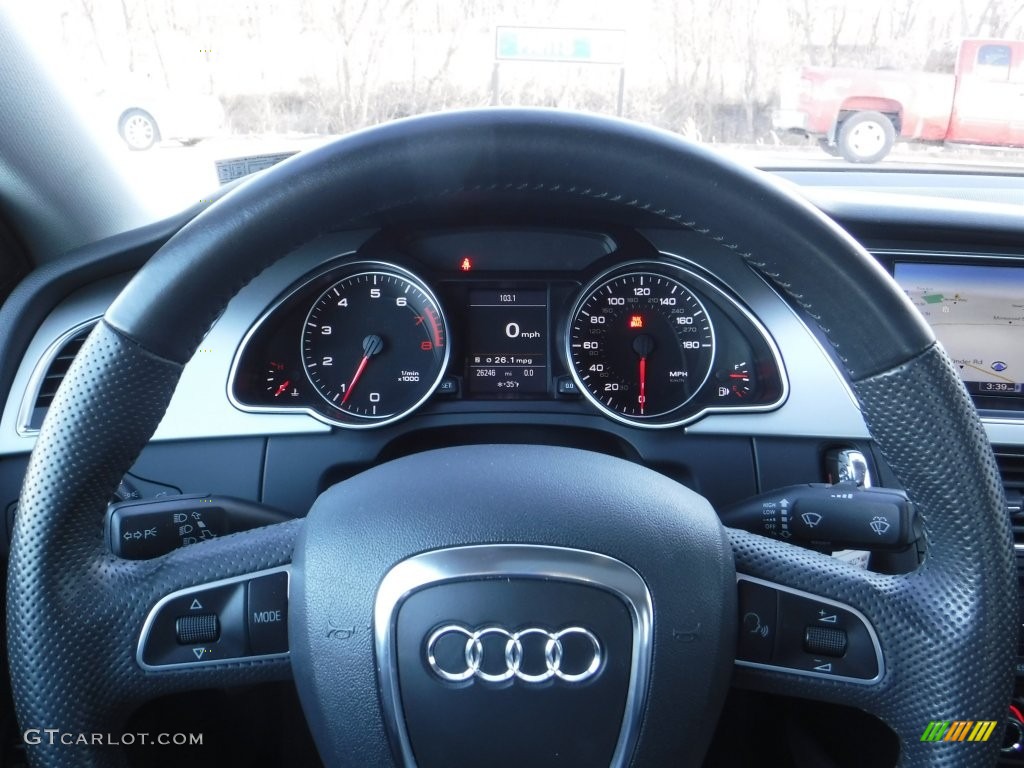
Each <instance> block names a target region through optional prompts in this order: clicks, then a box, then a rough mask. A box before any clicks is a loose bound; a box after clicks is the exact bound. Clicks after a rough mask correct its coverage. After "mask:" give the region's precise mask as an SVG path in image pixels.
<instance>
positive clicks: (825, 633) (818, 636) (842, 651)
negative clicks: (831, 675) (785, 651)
mask: <svg viewBox="0 0 1024 768" xmlns="http://www.w3.org/2000/svg"><path fill="white" fill-rule="evenodd" d="M848 645H849V643H848V638H847V637H846V630H844V629H832V628H831V627H819V626H811V627H807V628H806V629H804V651H805V652H807V653H809V654H811V655H812V656H834V657H836V658H842V657H843V656H845V655H846V648H847V646H848Z"/></svg>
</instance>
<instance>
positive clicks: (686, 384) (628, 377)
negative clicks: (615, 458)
mask: <svg viewBox="0 0 1024 768" xmlns="http://www.w3.org/2000/svg"><path fill="white" fill-rule="evenodd" d="M566 345H567V356H568V358H569V361H570V370H571V372H572V376H573V378H574V379H575V380H576V384H577V385H578V386H579V388H580V391H581V392H583V394H584V395H585V396H586V397H587V398H588V399H589V400H590V401H591V402H592V403H593V404H594V405H596V406H597V407H598V408H600V409H601V410H602V411H604V412H605V413H607V414H608V415H610V416H612V417H613V418H616V419H619V420H620V421H626V422H628V423H630V424H636V425H637V426H649V427H666V426H673V425H674V424H678V423H680V422H681V421H683V420H684V418H683V417H682V416H680V415H677V412H678V411H679V409H680V408H682V406H684V405H685V404H686V403H688V402H689V401H690V400H691V399H692V398H693V397H694V395H696V394H697V391H698V390H699V389H700V388H701V386H702V385H703V384H704V382H705V381H707V378H708V375H709V374H710V372H711V365H712V360H713V359H714V353H715V333H714V328H713V327H712V324H711V319H710V318H709V317H708V314H707V311H706V310H705V308H704V305H703V304H702V303H701V301H700V299H699V298H698V297H697V295H696V294H695V293H694V292H693V291H692V290H691V289H690V288H688V287H687V286H686V285H685V284H684V283H683V282H682V281H681V280H680V279H679V277H678V276H677V270H675V269H673V268H672V267H669V266H666V265H661V264H647V263H643V264H632V265H626V266H625V267H622V268H618V269H616V270H615V271H613V272H611V273H606V274H605V275H603V276H601V277H599V278H597V280H595V281H594V282H593V283H591V284H590V285H589V286H587V288H585V289H584V291H583V293H582V294H581V296H580V298H579V300H578V301H577V302H576V306H575V307H574V308H573V311H572V314H571V315H570V319H569V327H568V330H567V333H566Z"/></svg>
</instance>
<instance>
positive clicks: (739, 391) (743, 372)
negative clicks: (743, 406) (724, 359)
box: [715, 360, 757, 402]
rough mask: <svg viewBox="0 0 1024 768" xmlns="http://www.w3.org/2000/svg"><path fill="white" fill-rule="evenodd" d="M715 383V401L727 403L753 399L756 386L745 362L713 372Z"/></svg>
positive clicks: (748, 364)
mask: <svg viewBox="0 0 1024 768" xmlns="http://www.w3.org/2000/svg"><path fill="white" fill-rule="evenodd" d="M715 381H716V382H717V387H716V391H715V394H716V395H717V396H718V398H717V399H718V400H725V401H727V402H729V401H734V400H746V399H748V398H751V397H753V395H754V390H755V388H756V386H757V385H756V382H755V380H754V374H753V372H752V368H751V365H750V363H749V362H747V361H745V360H743V361H740V362H738V363H733V364H732V365H730V366H726V367H723V368H720V369H719V370H718V371H716V372H715Z"/></svg>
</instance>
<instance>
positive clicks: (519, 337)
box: [229, 229, 787, 429]
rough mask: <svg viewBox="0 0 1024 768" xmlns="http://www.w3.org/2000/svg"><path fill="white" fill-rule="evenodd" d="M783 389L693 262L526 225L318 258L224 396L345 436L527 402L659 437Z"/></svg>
mask: <svg viewBox="0 0 1024 768" xmlns="http://www.w3.org/2000/svg"><path fill="white" fill-rule="evenodd" d="M786 392H787V384H786V378H785V375H784V366H783V363H782V360H781V357H780V355H779V352H778V349H777V348H776V346H775V344H774V342H773V341H772V339H771V337H770V336H769V334H768V333H767V331H766V330H765V329H764V327H763V325H761V323H760V322H759V321H758V320H757V319H756V318H755V317H754V316H753V315H752V314H751V313H750V312H749V310H747V309H746V308H745V307H744V306H743V304H742V303H740V301H738V300H737V299H736V298H735V297H734V296H732V295H730V293H729V292H728V291H727V289H725V288H724V287H722V286H721V285H719V284H718V283H716V282H715V281H714V278H713V277H712V276H711V275H710V274H708V273H706V272H705V271H704V270H703V269H701V268H700V267H699V266H698V265H696V264H693V263H692V262H688V261H687V260H686V259H685V258H684V257H679V256H676V255H673V254H668V253H662V252H658V251H656V250H654V249H653V248H651V247H650V246H649V245H647V244H646V243H642V242H639V241H638V239H637V238H632V242H631V241H629V240H626V239H625V238H621V237H620V238H613V237H612V236H610V235H608V234H598V233H586V232H569V231H537V230H528V229H524V230H507V231H495V230H482V231H463V232H454V233H452V232H442V233H413V234H408V235H404V236H390V237H387V238H383V239H378V238H375V239H373V240H371V241H370V242H368V243H367V244H366V245H365V246H363V247H362V248H360V249H358V250H357V251H356V252H355V253H352V254H344V255H339V256H337V257H335V258H332V259H330V260H329V261H328V262H327V263H326V264H325V265H324V266H323V267H321V268H320V269H318V270H316V271H315V272H314V273H312V274H311V275H307V276H304V277H303V278H301V279H300V283H299V285H297V286H296V287H294V288H292V289H290V290H288V291H287V292H286V294H285V295H284V296H283V297H282V298H281V299H280V300H279V301H278V302H277V303H276V305H275V306H274V307H273V309H271V310H270V311H269V312H268V313H266V314H265V315H264V316H263V317H262V318H261V319H260V320H259V321H258V322H257V323H256V325H255V326H254V327H253V329H252V330H251V331H250V332H249V333H248V334H247V335H246V338H245V339H244V341H243V343H242V345H241V348H240V350H239V352H238V354H237V356H236V358H235V361H234V364H233V366H232V374H231V376H230V382H229V396H230V399H231V400H232V402H233V403H234V404H235V405H237V406H238V407H239V408H241V409H243V410H246V411H250V412H254V413H259V412H271V413H294V412H302V413H306V414H309V415H310V416H312V417H314V418H316V419H319V420H321V421H324V422H326V423H328V424H332V425H337V426H340V427H347V428H356V429H359V428H371V427H379V426H384V425H387V424H390V423H393V422H395V421H397V420H399V419H402V418H404V417H406V416H409V415H410V414H411V413H414V412H415V411H416V410H417V409H418V408H419V407H420V406H422V405H423V404H424V403H425V402H426V400H427V399H429V398H431V397H434V396H437V397H438V408H437V410H438V411H439V412H444V411H446V410H448V409H447V408H446V407H445V404H451V403H463V404H464V407H463V410H464V411H471V410H473V409H474V407H476V408H483V409H493V408H494V407H495V406H498V405H501V404H505V405H508V404H512V403H517V404H519V403H534V404H537V403H544V404H547V405H550V406H553V407H555V408H557V411H555V412H558V413H564V414H580V413H586V412H588V411H594V410H596V411H598V412H600V413H601V414H603V415H604V416H606V417H608V418H610V419H613V420H617V421H619V422H621V423H624V424H629V425H631V426H635V427H640V428H666V427H674V426H680V425H682V424H687V423H691V422H694V421H696V420H698V419H700V418H701V417H702V416H705V415H707V414H709V413H715V412H718V413H740V412H757V411H763V410H770V409H772V408H775V407H777V406H779V405H780V404H781V403H782V402H784V401H785V398H786ZM581 395H582V398H583V400H585V401H586V404H589V406H590V408H589V409H588V408H587V407H586V404H584V405H583V407H581V404H580V400H581Z"/></svg>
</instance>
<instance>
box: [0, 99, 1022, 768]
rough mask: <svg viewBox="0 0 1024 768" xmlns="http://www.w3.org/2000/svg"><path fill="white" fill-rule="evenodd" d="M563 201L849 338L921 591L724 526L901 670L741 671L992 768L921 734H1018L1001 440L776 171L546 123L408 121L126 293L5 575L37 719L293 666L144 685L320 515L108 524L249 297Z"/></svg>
mask: <svg viewBox="0 0 1024 768" xmlns="http://www.w3.org/2000/svg"><path fill="white" fill-rule="evenodd" d="M566 202H568V203H569V204H572V205H576V206H581V207H582V208H583V209H586V210H590V211H599V212H600V213H601V215H604V216H608V217H609V220H612V221H614V220H616V219H621V220H627V219H629V220H632V219H634V218H636V217H645V218H646V220H649V221H657V222H661V223H663V224H664V225H666V226H682V227H688V228H691V229H693V230H696V231H698V232H700V233H702V234H704V235H706V236H707V237H709V238H712V239H714V240H715V241H717V242H719V243H721V244H722V245H723V247H727V248H729V249H731V250H734V251H736V252H738V253H739V254H741V255H742V257H743V258H744V259H745V260H746V261H747V262H748V263H749V264H750V266H751V267H752V268H753V269H755V270H757V271H758V272H760V273H761V274H762V275H764V276H765V278H766V279H767V280H769V282H771V283H772V284H773V285H774V286H776V287H777V288H778V289H779V291H780V292H781V293H784V294H785V295H787V296H788V297H789V298H790V299H791V300H792V301H793V302H795V303H797V304H798V305H799V306H800V307H802V308H803V310H804V311H805V312H806V313H807V315H808V316H810V317H811V318H813V319H814V320H815V321H816V322H817V323H818V325H819V326H820V327H821V329H822V330H823V332H824V333H825V334H826V336H827V337H828V338H829V340H830V341H831V343H832V344H833V345H834V346H835V348H836V351H837V355H838V357H839V358H840V360H841V361H842V363H843V367H844V369H845V371H844V372H845V374H846V376H847V378H848V380H849V381H850V383H851V386H852V389H853V391H854V392H855V394H856V395H857V397H858V399H859V400H860V403H861V406H862V410H863V413H864V417H865V421H866V423H867V424H868V427H869V429H870V432H871V434H872V436H873V438H874V439H875V441H876V442H877V444H878V446H879V448H880V449H881V451H882V453H883V455H884V456H885V457H886V459H887V461H888V462H889V463H890V465H891V467H892V469H893V470H894V472H895V473H896V475H897V477H898V478H899V479H900V481H901V482H902V483H903V484H904V486H905V487H906V489H907V490H908V493H909V494H910V496H911V498H912V499H913V500H914V502H915V504H916V505H917V507H918V509H919V510H921V512H922V513H923V518H924V524H925V533H926V537H927V544H928V553H927V557H926V560H925V562H924V563H923V564H922V566H921V567H920V568H918V569H917V570H916V571H915V572H914V573H912V574H909V575H905V576H886V575H881V574H875V573H868V572H865V571H861V570H858V569H856V568H853V567H852V566H849V565H846V564H844V563H841V562H838V561H835V560H833V559H831V558H827V557H823V556H821V555H817V554H815V553H811V552H807V551H805V550H800V549H797V548H795V547H792V546H789V545H786V544H783V543H778V542H772V541H768V540H765V539H763V538H760V537H757V536H754V535H751V534H746V533H742V532H736V531H732V532H730V536H731V540H732V546H733V552H734V557H735V562H736V570H737V571H738V572H740V573H745V574H747V575H750V576H755V577H760V578H764V579H768V580H770V581H775V582H778V583H781V584H786V585H789V586H791V587H794V588H797V589H803V590H806V591H809V592H812V593H814V594H818V595H821V596H824V597H828V598H831V599H833V600H838V601H840V602H843V603H846V604H848V605H851V606H854V607H856V608H857V609H858V610H860V611H861V612H862V613H863V614H864V615H865V616H867V618H868V619H869V620H870V621H871V622H872V624H873V626H874V628H875V630H876V632H877V634H878V636H879V640H880V643H881V647H882V653H883V657H884V660H885V670H886V671H885V675H884V677H883V679H882V680H881V681H879V682H878V683H877V684H875V685H870V686H859V685H852V684H848V683H842V682H839V681H830V680H820V679H811V678H800V677H797V676H794V675H788V674H785V673H781V672H765V671H755V670H743V671H738V672H737V675H736V682H737V683H738V684H740V685H747V686H750V687H755V688H760V689H764V690H769V691H774V692H778V693H784V694H792V695H796V696H802V697H809V698H815V699H820V700H823V701H838V702H842V703H845V704H851V705H854V706H858V707H861V708H863V709H865V710H866V711H869V712H872V713H874V714H876V715H877V716H879V717H880V718H881V719H882V720H884V721H885V722H886V723H888V724H889V726H890V727H891V728H892V729H893V730H894V731H895V732H896V734H897V735H898V737H899V739H900V746H901V758H900V759H901V764H903V765H906V766H911V765H913V766H941V765H951V764H953V763H954V762H955V763H956V764H958V765H962V764H965V760H966V761H967V762H971V763H978V764H983V763H985V762H993V761H994V758H995V756H996V754H997V749H998V742H997V741H991V742H990V743H981V744H954V743H946V744H932V743H922V742H920V740H919V737H920V734H921V732H922V730H923V729H924V727H925V726H926V725H927V723H928V722H929V721H931V720H945V719H973V720H996V721H1000V722H1001V721H1002V719H1003V715H1004V712H1005V706H1006V703H1007V701H1008V700H1009V697H1010V692H1011V689H1012V681H1013V659H1014V657H1015V643H1016V623H1015V616H1016V612H1015V610H1014V609H1012V606H1011V604H1010V601H1009V599H1008V596H1009V595H1012V594H1013V592H1012V590H1015V589H1016V573H1015V568H1014V561H1013V551H1012V539H1011V534H1010V529H1009V523H1008V521H1007V519H1006V516H1005V513H1004V508H1003V504H1002V487H1001V482H1000V479H999V475H998V472H997V469H996V466H995V462H994V458H993V456H992V452H991V448H990V447H989V444H988V441H987V438H986V435H985V432H984V428H983V426H982V425H981V423H980V421H979V419H978V417H977V414H976V413H975V412H974V409H973V407H972V405H971V402H970V399H969V397H968V396H967V394H966V392H965V390H964V388H963V386H962V385H961V383H960V381H959V378H958V377H957V374H956V372H955V370H954V369H953V367H952V365H951V363H950V361H949V360H948V358H947V357H946V355H945V353H944V352H943V351H942V350H941V348H939V347H938V346H936V344H935V342H934V338H933V336H932V334H931V332H930V330H929V329H928V327H927V326H926V325H925V324H924V322H923V320H922V319H921V318H920V317H919V316H918V315H917V313H916V311H915V310H914V309H913V307H912V306H911V305H910V304H909V302H908V301H907V300H906V297H905V296H903V295H902V294H901V293H900V292H899V291H898V290H897V289H896V288H895V287H894V285H893V284H892V283H891V281H890V280H888V278H887V277H886V276H885V274H884V272H883V271H882V270H881V268H880V267H879V266H878V265H877V263H876V262H875V261H874V260H873V259H872V258H871V257H870V256H869V255H868V254H867V253H866V252H865V251H864V250H863V249H862V248H861V247H860V246H859V245H857V244H856V243H855V242H854V241H853V240H852V239H851V238H849V236H847V235H846V234H845V233H843V232H842V230H840V229H839V228H838V227H837V226H836V225H835V224H834V223H833V222H831V221H830V220H828V219H827V218H826V217H824V216H823V215H821V214H820V213H819V212H818V211H816V210H815V209H813V208H812V207H811V206H809V205H808V204H807V203H806V202H804V201H802V200H800V199H798V198H797V197H795V196H794V195H793V194H791V193H789V192H786V191H784V190H781V189H780V188H778V187H776V186H775V185H773V184H771V183H769V182H767V181H766V180H765V179H764V178H763V177H761V176H760V175H759V174H757V173H755V172H752V171H748V170H746V169H743V168H740V167H738V166H735V165H733V164H732V163H730V162H727V161H725V160H723V159H722V158H720V157H719V156H717V155H715V154H713V153H711V152H708V151H706V150H704V149H702V148H701V147H699V146H696V145H693V144H690V143H687V142H685V141H683V140H682V139H680V138H678V137H676V136H674V135H671V134H668V133H664V132H660V131H656V130H653V129H649V128H646V127H641V126H638V125H635V124H631V123H626V122H623V121H617V120H611V119H606V118H598V117H591V116H581V115H572V114H565V113H558V112H552V111H540V110H482V111H470V112H460V113H448V114H442V115H434V116H427V117H423V118H414V119H410V120H405V121H399V122H395V123H391V124H388V125H386V126H383V127H380V128H375V129H370V130H367V131H364V132H361V133H358V134H354V135H352V136H349V137H345V138H343V139H340V140H339V141H337V142H336V143H334V144H331V145H329V146H326V147H324V148H321V149H319V150H315V151H311V152H309V153H304V154H303V155H300V156H297V157H296V158H293V159H291V160H289V161H287V162H285V163H282V164H280V165H278V166H276V167H275V168H273V169H271V170H269V171H268V172H266V173H265V174H262V175H260V176H259V177H257V178H255V179H253V180H251V181H249V182H247V183H245V184H243V185H241V186H240V187H238V188H237V189H236V190H234V191H232V192H231V193H230V194H228V195H226V196H225V197H224V198H223V199H221V200H220V201H219V202H217V203H216V204H214V205H212V206H211V207H210V208H209V209H207V210H206V211H205V212H204V213H202V214H201V215H200V216H198V217H196V218H195V219H194V220H193V221H192V222H190V223H189V224H188V225H187V226H186V227H184V228H183V229H182V230H181V231H180V232H179V233H178V234H177V235H175V237H173V238H172V239H171V240H170V241H169V242H168V243H167V244H166V245H165V246H164V247H163V248H162V249H161V251H160V252H159V253H158V254H157V255H156V256H154V258H153V259H152V260H151V261H150V262H149V263H148V264H147V265H146V266H145V267H144V268H143V269H142V270H140V272H139V273H138V274H137V275H136V276H135V277H134V278H133V280H132V281H131V282H130V283H129V285H128V286H127V288H126V289H125V290H124V291H123V292H122V294H121V295H120V296H119V298H118V299H117V300H116V301H115V303H114V304H113V305H112V306H111V307H110V309H109V311H108V312H107V314H106V316H105V317H104V319H103V321H102V322H101V323H100V324H99V325H98V327H97V329H96V330H95V331H94V332H93V333H92V335H91V336H90V338H89V340H88V341H87V342H86V344H85V345H84V346H83V348H82V351H81V352H80V354H79V356H78V358H77V359H76V361H75V363H74V365H73V366H72V369H71V370H70V371H69V373H68V375H67V378H66V379H65V382H64V385H63V386H62V388H61V390H60V392H59V393H58V395H57V397H56V398H55V400H54V402H53V405H52V406H51V408H50V412H49V415H48V416H47V419H46V421H45V423H44V425H43V428H42V430H41V432H40V435H39V438H38V442H37V445H36V448H35V450H34V452H33V455H32V458H31V461H30V465H29V469H28V472H27V474H26V478H25V482H24V487H23V490H22V495H21V500H20V506H19V511H18V517H17V521H16V526H15V533H14V539H13V542H12V547H11V560H10V568H9V575H8V652H9V658H10V666H11V677H12V683H13V690H14V696H15V703H16V707H17V712H18V717H19V720H20V723H21V725H22V727H23V728H32V727H41V728H42V727H52V725H51V724H56V725H59V726H60V727H61V728H62V729H65V730H70V731H81V732H95V731H102V730H106V729H109V726H110V724H111V723H114V722H117V721H119V720H120V719H122V718H123V717H124V716H125V714H126V713H127V712H128V711H130V709H131V708H132V707H133V706H135V705H137V704H138V703H139V702H140V701H143V700H145V699H147V698H151V697H152V696H154V695H156V694H160V693H165V692H170V691H175V690H183V689H187V688H190V687H194V686H195V685H196V684H197V680H201V684H202V685H203V686H216V685H221V684H224V685H228V684H237V683H240V682H255V681H261V680H270V679H281V678H286V677H287V676H288V674H289V669H288V665H287V662H281V661H276V662H274V661H271V662H263V663H251V664H241V665H235V666H231V667H213V668H211V669H209V670H206V671H204V672H203V673H202V674H201V675H193V674H184V673H178V672H173V671H169V672H167V673H156V674H154V673H144V672H143V671H142V670H141V669H140V668H139V667H138V666H137V664H136V663H135V643H136V641H137V638H138V632H139V627H140V626H141V623H142V621H143V620H144V617H145V614H146V612H147V611H148V608H149V607H150V606H151V605H152V604H153V602H155V600H156V599H159V597H161V596H162V595H165V594H167V593H169V592H171V591H173V590H175V589H180V588H182V587H185V586H190V585H192V584H200V583H204V582H207V581H211V580H214V579H218V578H225V577H228V576H233V575H237V574H244V573H247V572H252V571H255V570H259V569H262V568H269V567H272V566H276V565H279V564H282V563H286V562H289V560H290V558H291V554H292V550H293V547H294V544H295V539H296V536H297V533H298V531H299V529H300V527H301V521H296V522H294V523H287V524H284V525H279V526H272V527H270V528H266V529H260V530H256V531H252V532H249V533H246V534H239V535H235V536H231V537H225V538H224V539H223V540H218V541H217V542H211V544H212V545H213V546H210V547H207V548H206V549H205V550H203V547H205V546H206V545H205V544H204V545H203V546H196V547H190V548H186V549H184V550H179V551H175V552H173V553H171V554H169V555H167V556H165V557H163V558H159V559H157V560H153V561H138V562H128V561H121V560H118V559H116V558H114V557H113V556H112V555H110V553H109V551H107V550H106V548H105V545H104V542H103V536H102V532H101V524H100V521H101V520H102V517H103V512H104V510H105V505H106V501H107V499H108V498H109V495H110V492H111V491H112V490H113V489H114V488H115V487H116V485H117V483H118V481H119V480H120V478H121V477H122V475H123V473H124V471H125V470H127V469H129V467H130V466H131V464H132V463H133V461H134V459H135V458H136V457H137V456H138V454H139V452H140V451H141V450H142V448H143V446H144V445H145V444H146V442H147V440H148V439H149V437H150V436H151V435H152V433H153V432H154V430H155V429H156V427H157V425H158V423H159V421H160V419H161V417H162V415H163V413H164V410H165V408H166V406H167V403H168V402H169V400H170V397H171V395H172V393H173V390H174V386H175V384H176V382H177V379H178V377H179V375H180V373H181V369H182V366H183V364H184V363H185V362H186V361H187V360H188V359H189V358H190V357H191V355H192V354H193V353H194V351H195V349H196V347H197V346H198V344H199V341H200V340H201V338H202V336H203V334H204V333H205V331H206V330H207V328H208V327H209V325H210V323H211V322H212V321H213V319H214V318H215V317H216V316H217V315H218V313H219V312H220V311H221V310H222V309H223V307H224V306H225V305H226V304H227V302H228V301H229V299H230V298H231V297H232V296H233V295H234V294H235V293H236V292H237V291H238V290H239V289H240V288H241V287H242V286H243V285H244V284H245V283H246V282H248V281H249V280H250V279H252V277H254V276H255V275H256V274H258V273H259V272H260V271H262V270H263V269H264V268H265V267H266V266H268V265H269V264H271V263H273V262H274V261H276V260H277V259H279V258H281V257H282V256H284V255H285V254H286V253H288V252H289V251H290V250H292V249H293V248H294V247H296V246H298V245H300V244H301V243H303V242H305V241H307V240H309V239H312V238H313V237H315V236H316V235H318V234H321V233H323V232H326V231H329V230H332V229H337V228H344V227H350V226H355V225H356V224H365V223H370V224H374V223H379V222H381V221H383V220H386V219H387V218H388V217H389V216H392V215H394V213H395V212H396V211H409V210H421V209H424V208H430V209H438V208H440V209H448V210H450V209H457V208H459V207H460V206H464V207H467V208H473V209H474V210H476V209H479V208H483V209H485V210H486V209H488V207H489V206H490V207H491V208H494V207H495V206H498V205H501V206H507V205H513V206H521V207H522V208H523V209H524V210H526V209H531V210H532V209H536V208H538V207H540V206H543V205H546V204H550V203H559V204H563V203H566ZM168 329H174V330H173V333H169V332H168ZM211 554H215V555H216V556H215V557H211V556H210V555H211ZM98 648H101V649H103V651H104V652H103V653H102V654H97V653H96V649H98ZM97 679H102V680H104V681H105V685H104V686H103V688H102V689H100V688H99V687H98V686H96V685H95V681H96V680H97ZM29 754H30V756H31V758H32V760H33V761H34V763H36V764H39V765H53V766H61V765H86V764H88V765H102V764H118V763H119V761H120V760H121V759H122V758H123V756H122V755H121V754H120V753H119V752H114V751H111V750H109V749H108V750H101V749H92V748H85V749H82V750H67V749H64V750H62V749H60V747H59V745H58V747H56V748H54V747H48V746H47V745H45V744H43V745H40V746H37V747H31V748H30V749H29Z"/></svg>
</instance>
